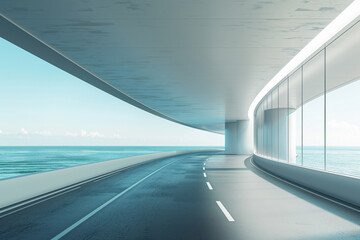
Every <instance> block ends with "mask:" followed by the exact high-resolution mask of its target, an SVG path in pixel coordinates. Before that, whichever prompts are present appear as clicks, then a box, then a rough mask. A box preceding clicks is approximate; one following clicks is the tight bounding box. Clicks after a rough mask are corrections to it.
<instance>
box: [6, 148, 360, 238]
mask: <svg viewBox="0 0 360 240" xmlns="http://www.w3.org/2000/svg"><path fill="white" fill-rule="evenodd" d="M0 239H360V213H359V212H357V211H353V210H351V209H348V208H346V207H342V206H340V205H337V204H335V203H333V202H330V201H327V200H325V199H323V198H320V197H318V196H316V195H312V194H310V193H308V192H305V191H302V190H301V189H298V188H296V187H294V186H291V185H288V184H286V183H284V182H282V181H280V180H278V179H275V178H273V177H271V176H269V175H267V174H266V173H263V172H261V171H259V170H258V169H256V167H254V166H253V165H252V164H251V161H250V159H249V158H248V156H231V155H216V154H215V155H213V154H209V153H206V154H205V153H202V154H189V155H182V156H177V157H171V158H165V159H160V160H156V161H153V162H150V163H146V164H142V165H138V166H135V167H131V168H127V169H124V170H121V171H118V172H115V173H113V174H109V175H105V176H103V177H101V178H94V179H93V180H91V181H88V182H86V183H84V184H81V185H74V186H73V187H71V188H66V189H64V191H62V192H56V193H55V194H54V195H49V196H47V197H46V198H43V199H39V200H37V201H34V202H31V203H27V204H25V205H21V206H15V208H8V209H2V210H0Z"/></svg>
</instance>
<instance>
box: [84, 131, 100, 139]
mask: <svg viewBox="0 0 360 240" xmlns="http://www.w3.org/2000/svg"><path fill="white" fill-rule="evenodd" d="M87 136H89V137H92V138H95V137H98V138H102V137H104V135H102V134H101V133H99V132H89V133H88V134H87Z"/></svg>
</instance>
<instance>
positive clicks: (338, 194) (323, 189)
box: [253, 154, 360, 207]
mask: <svg viewBox="0 0 360 240" xmlns="http://www.w3.org/2000/svg"><path fill="white" fill-rule="evenodd" d="M253 161H254V163H255V164H256V165H258V166H259V167H261V168H262V169H264V170H266V171H268V172H270V173H273V174H274V175H277V176H279V177H281V178H284V179H288V180H289V181H291V182H293V183H296V184H299V185H301V186H304V187H307V188H309V189H313V190H315V191H317V192H320V193H323V194H325V195H327V196H330V197H333V198H336V199H339V200H341V201H344V202H347V203H350V204H352V205H355V206H357V207H360V178H356V177H350V176H345V175H340V174H335V173H331V172H325V171H321V170H316V169H310V168H306V167H301V166H298V165H294V164H288V163H284V162H278V161H274V160H270V159H266V158H262V157H259V156H257V155H255V154H254V157H253Z"/></svg>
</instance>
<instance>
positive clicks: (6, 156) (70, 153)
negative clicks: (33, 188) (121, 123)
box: [0, 146, 223, 179]
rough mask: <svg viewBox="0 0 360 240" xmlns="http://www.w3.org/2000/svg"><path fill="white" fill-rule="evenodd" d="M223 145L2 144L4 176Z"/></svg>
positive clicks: (0, 174) (0, 165)
mask: <svg viewBox="0 0 360 240" xmlns="http://www.w3.org/2000/svg"><path fill="white" fill-rule="evenodd" d="M209 148H211V149H214V148H217V149H222V148H223V147H148V146H146V147H117V146H116V147H0V179H5V178H12V177H18V176H22V175H28V174H34V173H39V172H45V171H51V170H56V169H61V168H67V167H73V166H78V165H83V164H88V163H95V162H101V161H106V160H112V159H118V158H124V157H131V156H136V155H142V154H150V153H157V152H168V151H177V150H193V149H209Z"/></svg>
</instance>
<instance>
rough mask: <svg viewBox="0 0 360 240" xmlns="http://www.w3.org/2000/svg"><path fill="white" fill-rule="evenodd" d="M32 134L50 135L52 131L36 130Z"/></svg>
mask: <svg viewBox="0 0 360 240" xmlns="http://www.w3.org/2000/svg"><path fill="white" fill-rule="evenodd" d="M34 134H37V135H41V136H52V132H50V131H36V132H35V133H34Z"/></svg>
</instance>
